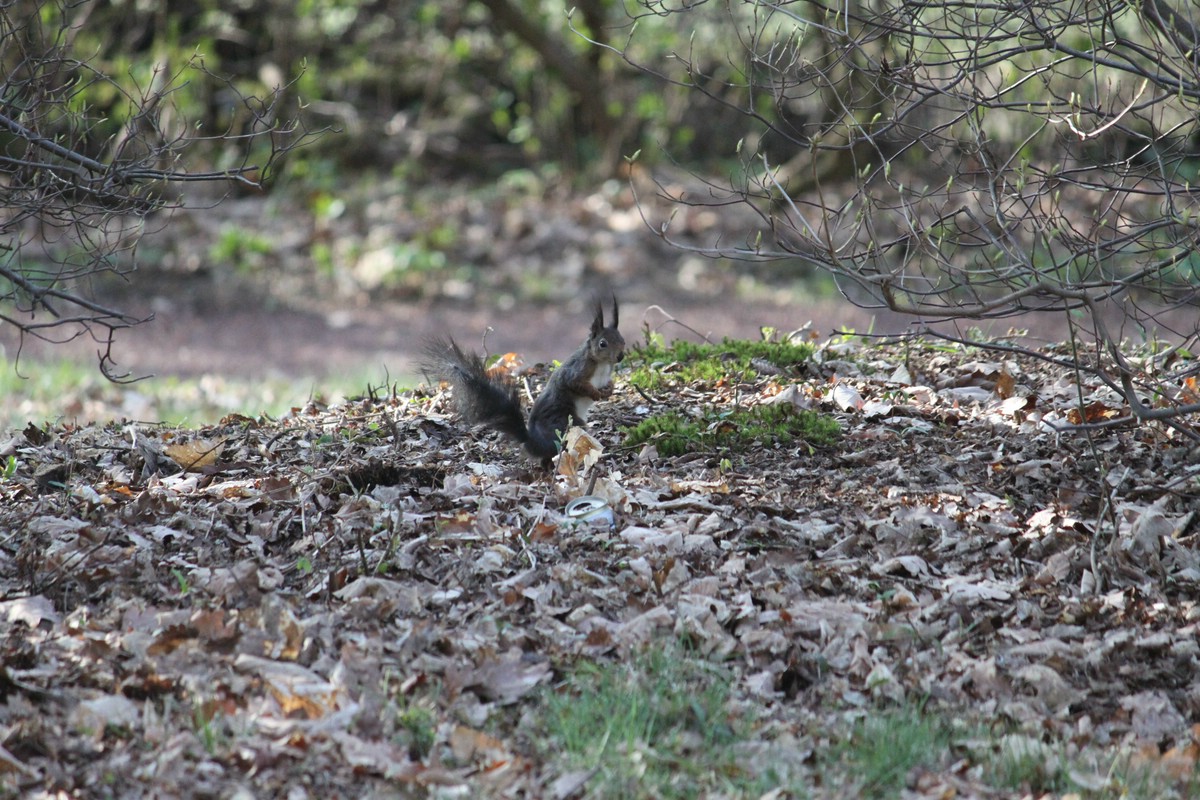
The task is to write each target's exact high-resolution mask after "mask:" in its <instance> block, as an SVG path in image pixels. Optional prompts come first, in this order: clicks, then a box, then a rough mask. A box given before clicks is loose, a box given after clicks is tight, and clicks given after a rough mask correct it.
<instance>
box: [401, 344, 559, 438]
mask: <svg viewBox="0 0 1200 800" xmlns="http://www.w3.org/2000/svg"><path fill="white" fill-rule="evenodd" d="M424 355H425V358H424V360H423V361H422V362H421V369H422V371H423V372H424V373H425V375H426V376H427V377H429V378H436V379H438V380H444V381H447V382H448V383H449V384H450V386H451V388H452V389H453V390H454V405H455V408H457V409H458V413H459V414H461V415H462V417H463V419H465V420H466V421H467V422H468V423H470V424H472V425H486V426H487V427H489V428H491V429H492V430H495V431H499V432H500V433H504V434H507V435H508V436H511V437H513V438H514V439H516V440H517V441H519V442H521V444H523V445H524V446H525V449H526V450H527V451H528V452H529V453H530V454H532V455H534V456H537V457H539V458H543V459H546V458H551V457H553V456H554V455H555V454H556V453H557V451H558V448H557V446H556V444H555V443H554V442H553V441H550V442H543V441H541V440H540V438H539V437H535V436H532V435H531V434H530V431H529V428H528V426H527V425H526V423H525V415H524V413H523V412H522V411H521V401H520V398H519V397H518V396H517V387H516V385H515V384H513V383H512V382H511V381H510V380H508V379H506V378H504V377H501V376H492V375H489V374H488V371H487V367H486V366H485V365H484V363H483V359H482V358H480V357H479V356H477V355H475V354H474V353H467V352H465V351H464V350H463V349H462V348H461V347H459V346H458V343H457V342H455V341H454V340H453V339H449V338H447V339H442V338H438V339H430V340H429V341H427V342H426V343H425V348H424Z"/></svg>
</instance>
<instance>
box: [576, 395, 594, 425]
mask: <svg viewBox="0 0 1200 800" xmlns="http://www.w3.org/2000/svg"><path fill="white" fill-rule="evenodd" d="M594 405H596V401H595V400H593V399H592V398H590V397H576V398H575V414H574V416H575V421H576V422H578V423H579V424H581V425H582V424H583V423H585V422H587V418H588V414H590V413H592V406H594Z"/></svg>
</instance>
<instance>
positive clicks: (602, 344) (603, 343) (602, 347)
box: [600, 339, 608, 350]
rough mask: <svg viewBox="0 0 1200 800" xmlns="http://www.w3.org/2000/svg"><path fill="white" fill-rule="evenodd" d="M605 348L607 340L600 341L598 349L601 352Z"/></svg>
mask: <svg viewBox="0 0 1200 800" xmlns="http://www.w3.org/2000/svg"><path fill="white" fill-rule="evenodd" d="M606 347H608V339H601V340H600V349H601V350H603V349H604V348H606Z"/></svg>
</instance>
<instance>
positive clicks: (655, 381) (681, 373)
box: [628, 339, 813, 392]
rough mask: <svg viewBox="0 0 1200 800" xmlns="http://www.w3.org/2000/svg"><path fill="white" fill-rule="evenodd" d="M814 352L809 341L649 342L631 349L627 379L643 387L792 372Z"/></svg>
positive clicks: (743, 378)
mask: <svg viewBox="0 0 1200 800" xmlns="http://www.w3.org/2000/svg"><path fill="white" fill-rule="evenodd" d="M812 353H813V348H812V347H811V346H810V345H807V344H797V343H793V342H776V341H758V342H752V341H747V340H741V339H725V340H723V341H722V342H721V343H720V344H707V343H704V344H696V343H694V342H684V341H675V342H672V343H671V344H670V345H669V346H668V345H665V344H663V343H661V342H653V341H652V342H649V343H647V344H646V345H644V346H642V347H636V348H634V349H633V350H632V351H631V353H630V356H631V358H630V366H631V369H630V372H629V376H628V380H629V382H630V383H631V384H633V385H634V386H636V387H638V388H639V389H642V390H643V391H647V392H650V391H657V390H659V389H662V388H663V387H664V386H667V385H669V384H671V383H673V382H678V383H696V382H702V383H716V382H718V381H721V380H732V381H747V380H753V379H754V378H756V377H757V376H758V375H759V374H761V373H762V372H764V371H770V372H781V373H789V372H794V371H795V370H796V367H797V366H798V365H801V364H803V363H804V362H806V361H807V360H808V359H809V358H810V357H811V356H812Z"/></svg>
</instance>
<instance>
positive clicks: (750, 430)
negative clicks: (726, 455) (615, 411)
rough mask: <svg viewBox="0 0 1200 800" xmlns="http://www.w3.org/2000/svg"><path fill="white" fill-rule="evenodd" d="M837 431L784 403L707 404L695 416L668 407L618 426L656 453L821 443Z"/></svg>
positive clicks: (628, 437)
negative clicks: (721, 406)
mask: <svg viewBox="0 0 1200 800" xmlns="http://www.w3.org/2000/svg"><path fill="white" fill-rule="evenodd" d="M839 432H840V428H839V427H838V424H837V422H835V421H834V420H833V419H830V418H829V417H826V416H824V415H822V414H818V413H816V412H813V411H802V410H799V409H796V408H793V407H790V406H784V405H776V406H753V407H750V408H735V409H717V408H708V409H705V410H704V412H703V416H701V417H700V418H698V419H690V418H687V417H684V416H683V415H682V414H679V413H678V412H674V411H671V412H668V413H666V414H659V415H656V416H653V417H649V418H647V419H644V420H642V421H641V422H640V423H638V424H637V425H635V426H633V427H632V428H626V429H624V433H625V435H626V439H625V442H626V444H629V445H631V446H639V445H642V444H647V443H651V444H653V445H654V446H655V448H656V449H657V450H658V453H659V455H662V456H678V455H682V454H683V453H686V452H689V451H697V450H714V451H722V452H735V453H736V452H742V451H745V450H747V449H749V448H752V447H764V446H766V447H770V446H772V445H775V444H788V443H790V442H793V441H796V440H799V441H804V442H807V443H809V444H810V445H826V444H830V443H832V442H833V441H834V440H836V438H837V436H838V433H839Z"/></svg>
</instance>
